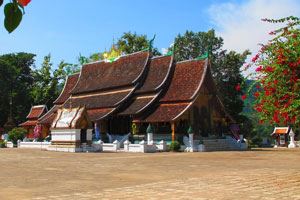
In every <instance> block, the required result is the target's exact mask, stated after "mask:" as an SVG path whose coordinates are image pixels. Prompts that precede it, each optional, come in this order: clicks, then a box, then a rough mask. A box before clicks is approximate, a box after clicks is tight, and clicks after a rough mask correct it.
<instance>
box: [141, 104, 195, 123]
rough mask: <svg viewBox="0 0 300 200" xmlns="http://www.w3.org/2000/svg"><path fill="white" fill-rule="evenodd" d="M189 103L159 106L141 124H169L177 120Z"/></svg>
mask: <svg viewBox="0 0 300 200" xmlns="http://www.w3.org/2000/svg"><path fill="white" fill-rule="evenodd" d="M190 104H191V103H173V104H160V105H159V106H158V108H156V110H155V112H153V113H152V114H150V115H149V116H148V117H147V118H146V119H145V120H142V121H143V122H169V121H174V120H175V119H176V118H178V117H179V116H180V115H181V114H182V113H183V112H184V111H185V110H186V109H188V107H189V105H190Z"/></svg>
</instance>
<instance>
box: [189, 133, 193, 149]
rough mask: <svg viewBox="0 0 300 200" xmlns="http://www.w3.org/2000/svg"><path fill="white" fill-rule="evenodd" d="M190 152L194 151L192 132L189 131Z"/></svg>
mask: <svg viewBox="0 0 300 200" xmlns="http://www.w3.org/2000/svg"><path fill="white" fill-rule="evenodd" d="M189 142H190V146H191V149H190V152H194V133H189Z"/></svg>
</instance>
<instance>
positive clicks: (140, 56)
mask: <svg viewBox="0 0 300 200" xmlns="http://www.w3.org/2000/svg"><path fill="white" fill-rule="evenodd" d="M149 56H150V54H149V52H137V53H134V54H130V55H127V56H121V57H120V58H119V59H118V60H117V61H115V62H113V63H108V62H104V61H101V62H95V63H90V64H87V65H84V66H83V67H82V70H81V74H80V77H79V80H78V82H77V84H76V86H75V88H74V89H73V90H72V92H71V94H72V96H71V97H70V98H69V99H68V100H67V101H66V102H65V103H64V107H65V108H67V107H69V106H70V105H71V106H72V107H79V106H85V107H86V108H87V112H88V115H89V117H90V119H91V120H92V121H96V120H100V119H102V118H104V117H106V116H107V115H109V114H111V113H113V112H114V111H115V110H116V109H117V108H118V107H119V106H120V105H121V104H123V103H125V102H127V101H128V100H129V99H130V97H131V96H132V95H133V93H134V91H135V90H136V89H137V88H138V87H140V86H141V83H142V79H143V78H144V77H145V76H146V72H147V67H148V62H149Z"/></svg>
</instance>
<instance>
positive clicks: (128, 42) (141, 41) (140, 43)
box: [117, 32, 161, 56]
mask: <svg viewBox="0 0 300 200" xmlns="http://www.w3.org/2000/svg"><path fill="white" fill-rule="evenodd" d="M150 41H151V40H149V39H148V38H147V35H138V34H136V33H131V32H126V33H124V34H123V35H122V36H121V38H120V39H118V41H117V48H118V49H119V50H120V51H122V52H123V53H125V54H130V53H134V52H137V51H142V50H144V49H147V48H149V43H150ZM152 53H153V55H154V56H159V55H161V53H160V52H159V51H158V49H157V48H155V47H154V48H152Z"/></svg>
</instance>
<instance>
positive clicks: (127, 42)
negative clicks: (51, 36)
mask: <svg viewBox="0 0 300 200" xmlns="http://www.w3.org/2000/svg"><path fill="white" fill-rule="evenodd" d="M153 40H154V38H153V39H152V42H151V40H149V39H148V38H147V36H146V35H138V34H136V33H131V32H126V33H124V34H123V35H122V36H121V37H120V38H119V39H118V41H117V43H116V44H113V45H112V46H111V48H110V49H109V50H108V51H103V52H98V53H93V54H91V55H90V56H89V57H85V56H82V55H81V54H80V55H79V58H78V62H79V64H80V65H84V64H86V63H89V62H95V61H99V60H105V59H106V60H107V57H105V56H108V57H110V56H111V57H116V56H120V55H121V54H131V53H134V52H137V51H143V50H151V51H152V54H153V55H154V56H160V55H161V53H160V52H159V51H158V49H157V48H156V47H150V43H151V45H152V43H153Z"/></svg>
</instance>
